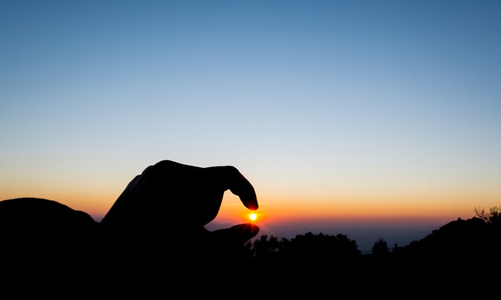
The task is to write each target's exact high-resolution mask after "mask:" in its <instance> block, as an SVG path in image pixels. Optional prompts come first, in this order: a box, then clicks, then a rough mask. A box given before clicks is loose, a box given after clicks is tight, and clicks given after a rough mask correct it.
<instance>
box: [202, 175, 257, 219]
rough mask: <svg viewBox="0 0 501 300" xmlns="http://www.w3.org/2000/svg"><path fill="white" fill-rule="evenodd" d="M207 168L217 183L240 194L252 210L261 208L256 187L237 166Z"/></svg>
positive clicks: (224, 188)
mask: <svg viewBox="0 0 501 300" xmlns="http://www.w3.org/2000/svg"><path fill="white" fill-rule="evenodd" d="M205 170H206V172H208V176H209V177H210V178H211V179H212V180H215V181H216V185H219V186H220V187H221V188H222V189H223V190H227V189H229V190H230V191H231V192H232V193H233V194H235V195H237V196H239V197H240V200H241V201H242V203H243V204H244V205H245V207H247V208H248V209H251V210H256V209H258V208H259V205H258V203H257V196H256V192H255V190H254V187H253V186H252V184H251V183H250V182H249V181H248V180H247V179H246V178H245V177H244V176H243V175H242V174H241V173H240V172H239V171H238V170H237V169H236V168H235V167H231V166H225V167H209V168H206V169H205Z"/></svg>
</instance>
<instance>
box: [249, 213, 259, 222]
mask: <svg viewBox="0 0 501 300" xmlns="http://www.w3.org/2000/svg"><path fill="white" fill-rule="evenodd" d="M249 219H251V220H252V221H256V219H257V215H256V214H250V215H249Z"/></svg>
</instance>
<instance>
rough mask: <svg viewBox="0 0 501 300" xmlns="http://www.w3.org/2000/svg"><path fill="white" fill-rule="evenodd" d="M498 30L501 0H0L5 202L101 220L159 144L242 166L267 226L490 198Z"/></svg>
mask: <svg viewBox="0 0 501 300" xmlns="http://www.w3.org/2000/svg"><path fill="white" fill-rule="evenodd" d="M500 31H501V3H500V2H499V1H462V0H456V1H445V0H444V1H426V0H424V1H327V0H325V1H294V0H291V1H273V0H271V1H218V0H215V1H22V0H21V1H5V0H1V1H0V40H1V43H0V141H1V147H0V199H8V198H15V197H24V196H35V197H43V198H48V199H52V200H56V201H59V202H61V203H64V204H66V205H68V206H70V207H72V208H74V209H79V210H83V211H86V212H88V213H90V214H91V215H92V216H93V217H94V218H96V219H99V218H101V217H102V216H103V215H104V214H105V213H106V212H107V211H108V209H109V208H110V207H111V205H112V204H113V203H114V201H115V200H116V198H117V197H118V196H119V195H120V193H121V192H122V190H123V189H124V188H125V186H126V185H127V183H128V182H129V181H130V180H131V179H132V178H133V177H134V176H135V175H137V174H140V173H141V172H142V170H143V169H144V168H146V167H147V166H149V165H152V164H154V163H156V162H158V161H160V160H164V159H169V160H174V161H177V162H181V163H184V164H189V165H196V166H201V167H208V166H216V165H233V166H235V167H237V168H238V169H239V170H240V171H241V172H242V173H243V174H244V175H245V176H246V177H247V178H248V179H249V180H250V181H251V182H252V184H253V185H254V187H255V189H256V192H257V195H258V200H259V203H260V209H259V211H258V213H259V218H258V220H257V221H256V222H258V224H259V225H260V226H261V228H262V229H263V230H264V232H266V228H271V227H272V226H273V225H277V226H278V224H281V225H283V226H285V225H284V224H299V223H301V224H312V223H315V224H316V225H318V226H328V225H329V224H331V225H332V224H337V225H338V226H340V224H341V225H354V224H378V225H379V226H386V225H388V224H393V225H394V224H399V225H401V226H404V225H405V226H406V225H413V224H414V225H416V224H421V225H423V224H427V225H429V224H431V223H433V224H440V223H445V222H446V221H450V220H454V219H457V218H458V217H463V218H469V217H472V216H473V215H474V213H473V210H474V208H475V207H485V208H488V207H491V206H494V205H500V204H501V203H500V201H501V155H499V154H500V153H501V135H500V132H501V88H500V87H501V55H500V53H501V39H500V38H499V32H500ZM246 214H247V211H246V209H245V208H244V207H243V206H242V205H241V203H239V201H238V198H236V197H234V196H232V195H230V192H227V193H226V194H225V198H224V201H223V205H222V207H221V211H220V214H219V216H218V218H217V219H216V221H218V222H220V223H241V222H243V221H245V219H246V217H245V216H246ZM305 226H306V225H305Z"/></svg>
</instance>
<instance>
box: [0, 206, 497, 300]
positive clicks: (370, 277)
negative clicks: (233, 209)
mask: <svg viewBox="0 0 501 300" xmlns="http://www.w3.org/2000/svg"><path fill="white" fill-rule="evenodd" d="M23 200H24V201H12V200H7V201H2V202H0V264H1V265H0V266H1V276H2V278H0V279H1V281H0V282H1V283H2V284H3V288H4V290H5V288H9V287H16V294H19V295H23V294H24V293H31V292H34V291H35V292H36V293H42V292H45V293H47V292H48V293H49V294H50V293H55V292H58V291H59V292H61V291H63V290H65V289H66V290H72V291H73V292H75V291H77V292H78V293H79V294H78V295H84V294H86V295H89V294H91V295H96V294H98V295H101V296H102V295H103V293H104V294H109V295H111V296H113V297H118V296H132V294H131V293H135V294H137V293H140V294H141V293H142V294H144V293H153V294H155V293H156V295H157V296H158V295H160V294H159V293H174V292H180V293H182V295H183V298H185V296H186V297H188V296H190V295H193V296H195V295H205V296H207V295H212V296H214V295H216V296H217V295H221V293H223V294H225V292H230V291H233V292H235V291H238V292H235V293H236V294H234V296H235V297H240V296H242V295H247V294H249V293H250V294H256V293H257V294H259V293H265V294H266V295H267V296H270V297H271V296H272V295H273V297H277V296H282V297H285V296H294V295H297V296H298V297H299V295H300V294H296V293H308V294H309V295H313V294H315V293H316V295H325V293H330V294H329V295H338V294H339V293H341V292H342V293H343V295H352V296H353V297H355V298H359V297H363V296H368V295H371V296H373V297H376V296H380V297H385V295H390V294H391V295H404V296H410V295H419V294H420V293H421V294H423V295H427V294H428V293H430V292H431V291H434V293H435V296H437V297H438V296H451V295H462V293H465V292H466V291H469V292H476V293H480V294H481V295H484V296H486V295H497V296H499V288H498V284H499V279H501V276H500V274H501V264H500V254H501V217H500V215H499V213H496V210H494V211H491V212H493V213H491V214H485V213H484V214H479V217H475V218H472V219H468V220H462V219H458V220H456V221H452V222H450V223H448V224H446V225H444V226H442V227H440V228H438V229H436V230H434V231H433V232H432V233H431V234H430V235H428V236H427V237H425V238H423V239H421V240H419V241H414V242H412V243H411V244H410V245H408V246H405V247H397V248H394V249H393V251H390V250H389V249H388V246H387V245H386V242H385V241H384V240H379V241H378V242H376V243H375V244H374V247H373V252H372V253H371V254H366V255H362V254H361V252H360V250H359V249H358V246H357V244H356V241H354V240H350V239H349V237H347V236H345V235H343V234H338V235H335V236H334V235H324V234H312V233H306V234H299V235H297V236H296V237H295V238H292V239H285V238H277V237H273V236H265V235H264V236H261V237H260V238H259V239H257V240H255V241H253V242H247V243H245V245H242V246H241V247H236V248H235V247H232V248H227V247H225V246H224V243H223V244H217V245H216V244H214V243H213V242H208V241H203V240H202V241H201V240H193V239H191V238H190V237H179V236H176V235H175V234H170V233H169V232H165V234H163V235H159V234H154V235H152V234H149V233H148V232H144V233H142V234H140V235H137V234H134V235H127V234H123V233H122V234H119V235H117V234H116V232H113V231H109V230H107V229H106V228H105V227H103V226H102V225H101V224H99V223H97V222H94V220H93V219H92V218H91V217H90V216H89V215H88V214H86V213H84V212H79V211H75V210H73V209H71V208H69V207H67V206H64V205H62V204H59V203H57V202H54V201H48V200H42V199H34V198H26V199H23ZM172 230H173V231H175V228H172ZM221 287H224V289H222V290H221V289H220V288H221ZM266 290H267V291H268V292H265V291H266ZM397 291H399V293H404V294H399V293H397ZM233 292H232V293H233ZM436 293H440V294H436ZM230 294H231V293H230ZM257 294H256V295H257ZM162 295H164V294H162ZM180 295H181V294H180ZM303 295H304V294H303ZM339 295H340V294H339ZM205 296H204V297H205ZM251 296H252V295H251ZM244 298H247V297H244ZM253 298H254V297H253ZM265 298H268V297H265Z"/></svg>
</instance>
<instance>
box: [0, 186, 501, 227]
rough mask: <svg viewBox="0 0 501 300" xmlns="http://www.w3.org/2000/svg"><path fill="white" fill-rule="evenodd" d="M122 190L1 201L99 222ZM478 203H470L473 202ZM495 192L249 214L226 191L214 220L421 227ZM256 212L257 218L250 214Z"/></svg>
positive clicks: (302, 201) (278, 205)
mask: <svg viewBox="0 0 501 300" xmlns="http://www.w3.org/2000/svg"><path fill="white" fill-rule="evenodd" d="M120 193H121V190H119V189H117V190H111V189H110V190H104V189H103V190H97V191H96V190H94V191H89V190H78V189H70V188H69V187H68V188H66V189H59V190H57V189H53V190H48V189H44V190H40V189H38V190H37V189H33V190H32V191H31V190H26V193H24V194H23V195H16V194H5V193H4V195H2V200H3V199H9V198H18V197H26V196H31V197H39V198H46V199H50V200H55V201H58V202H60V203H62V204H65V205H67V206H69V207H71V208H73V209H76V210H81V211H84V212H86V213H88V214H90V215H91V216H92V217H93V218H94V219H95V220H96V221H99V220H100V219H101V218H102V217H103V216H104V215H105V214H106V213H107V212H108V210H109V209H110V208H111V206H112V205H113V203H114V202H115V200H116V199H117V198H118V196H119V195H120ZM478 196H480V199H482V201H478V200H477V201H472V200H471V199H479V197H478ZM497 200H498V199H497V197H495V194H494V193H493V194H488V193H486V194H484V195H478V194H477V195H473V194H472V193H462V194H452V193H451V194H446V193H442V194H439V193H436V194H432V195H427V197H422V198H421V197H420V195H411V196H409V195H403V194H401V195H389V196H388V195H385V196H384V197H383V196H381V195H376V196H372V197H371V196H367V195H359V196H358V197H355V196H353V195H350V196H347V195H337V196H336V195H334V196H332V198H330V197H328V196H325V195H324V196H319V195H317V196H316V197H315V195H311V197H306V196H304V195H294V196H289V197H287V196H285V195H280V196H278V195H262V196H259V195H258V201H259V205H260V208H259V209H258V210H256V211H250V210H248V209H247V208H245V207H244V206H243V205H242V203H241V201H240V199H239V198H238V197H237V196H235V195H233V194H231V193H230V192H226V193H225V194H224V199H223V202H222V204H221V208H220V211H219V214H218V216H217V217H216V219H215V220H214V221H213V222H215V223H221V224H240V223H248V222H254V223H257V224H258V225H259V226H260V227H263V226H266V224H294V223H297V222H300V223H326V224H327V223H329V224H331V223H336V224H369V223H373V224H383V223H384V224H392V225H399V224H404V225H405V224H407V225H412V224H414V225H415V224H423V223H426V222H430V223H433V222H435V223H443V222H448V221H452V220H455V219H457V218H458V217H461V218H471V217H473V216H474V212H473V210H474V208H475V207H485V208H489V207H491V206H495V205H499V202H498V201H497ZM251 213H255V214H256V217H257V218H256V220H251V219H250V214H251Z"/></svg>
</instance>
